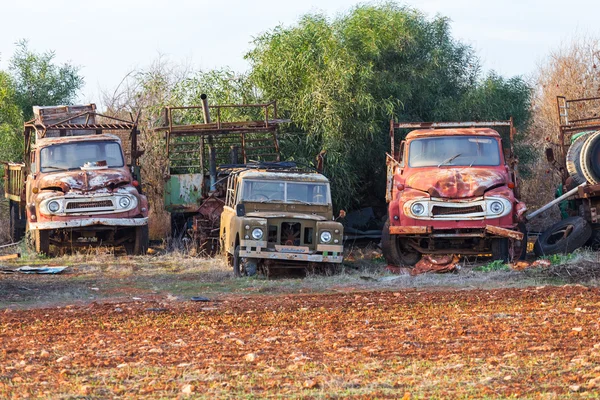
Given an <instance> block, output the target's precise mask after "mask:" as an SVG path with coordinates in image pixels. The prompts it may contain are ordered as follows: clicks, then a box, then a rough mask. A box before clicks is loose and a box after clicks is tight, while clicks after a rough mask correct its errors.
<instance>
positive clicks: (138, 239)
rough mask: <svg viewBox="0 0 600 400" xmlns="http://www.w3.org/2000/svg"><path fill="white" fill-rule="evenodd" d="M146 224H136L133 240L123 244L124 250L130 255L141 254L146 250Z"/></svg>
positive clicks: (147, 238)
mask: <svg viewBox="0 0 600 400" xmlns="http://www.w3.org/2000/svg"><path fill="white" fill-rule="evenodd" d="M149 241H150V240H149V237H148V225H144V226H136V227H135V231H134V237H133V241H132V242H130V243H126V244H125V251H126V252H127V254H128V255H131V256H143V255H144V254H146V253H147V252H148V243H149Z"/></svg>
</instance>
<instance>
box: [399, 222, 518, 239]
mask: <svg viewBox="0 0 600 400" xmlns="http://www.w3.org/2000/svg"><path fill="white" fill-rule="evenodd" d="M390 235H402V236H421V235H425V236H428V237H432V238H436V237H437V238H467V237H487V236H490V237H494V236H496V237H497V236H499V237H506V238H509V239H514V240H523V232H519V231H515V230H512V229H508V228H502V227H499V226H496V225H486V226H485V227H483V228H481V229H480V230H476V231H473V229H470V232H468V233H461V232H456V230H448V232H447V233H446V232H444V231H443V230H436V231H434V230H433V227H431V226H390Z"/></svg>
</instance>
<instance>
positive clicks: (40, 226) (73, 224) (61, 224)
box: [29, 217, 148, 231]
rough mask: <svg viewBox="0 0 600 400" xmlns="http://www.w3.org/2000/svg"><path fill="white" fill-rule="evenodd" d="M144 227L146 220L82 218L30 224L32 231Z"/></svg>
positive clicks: (146, 223)
mask: <svg viewBox="0 0 600 400" xmlns="http://www.w3.org/2000/svg"><path fill="white" fill-rule="evenodd" d="M94 225H101V226H144V225H148V217H145V218H81V219H73V220H70V221H50V222H30V223H29V229H30V230H34V231H35V230H47V229H64V228H84V227H86V226H94Z"/></svg>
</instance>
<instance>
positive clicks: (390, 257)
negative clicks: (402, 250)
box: [381, 219, 400, 265]
mask: <svg viewBox="0 0 600 400" xmlns="http://www.w3.org/2000/svg"><path fill="white" fill-rule="evenodd" d="M381 252H382V253H383V258H385V261H386V262H387V263H388V264H391V265H400V254H399V253H398V246H397V244H396V237H395V236H392V235H390V220H389V219H388V220H386V221H385V224H384V225H383V230H382V231H381Z"/></svg>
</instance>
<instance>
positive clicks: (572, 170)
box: [565, 134, 590, 186]
mask: <svg viewBox="0 0 600 400" xmlns="http://www.w3.org/2000/svg"><path fill="white" fill-rule="evenodd" d="M589 137H590V135H589V134H585V135H581V136H579V137H578V138H577V139H575V141H574V142H573V143H571V146H569V150H568V151H567V156H566V160H565V161H566V165H567V171H568V172H569V175H570V176H571V178H573V182H574V183H575V186H579V185H581V184H582V183H584V182H585V177H584V176H583V171H582V169H581V150H582V148H583V145H584V144H585V141H586V140H587V139H588V138H589Z"/></svg>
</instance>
